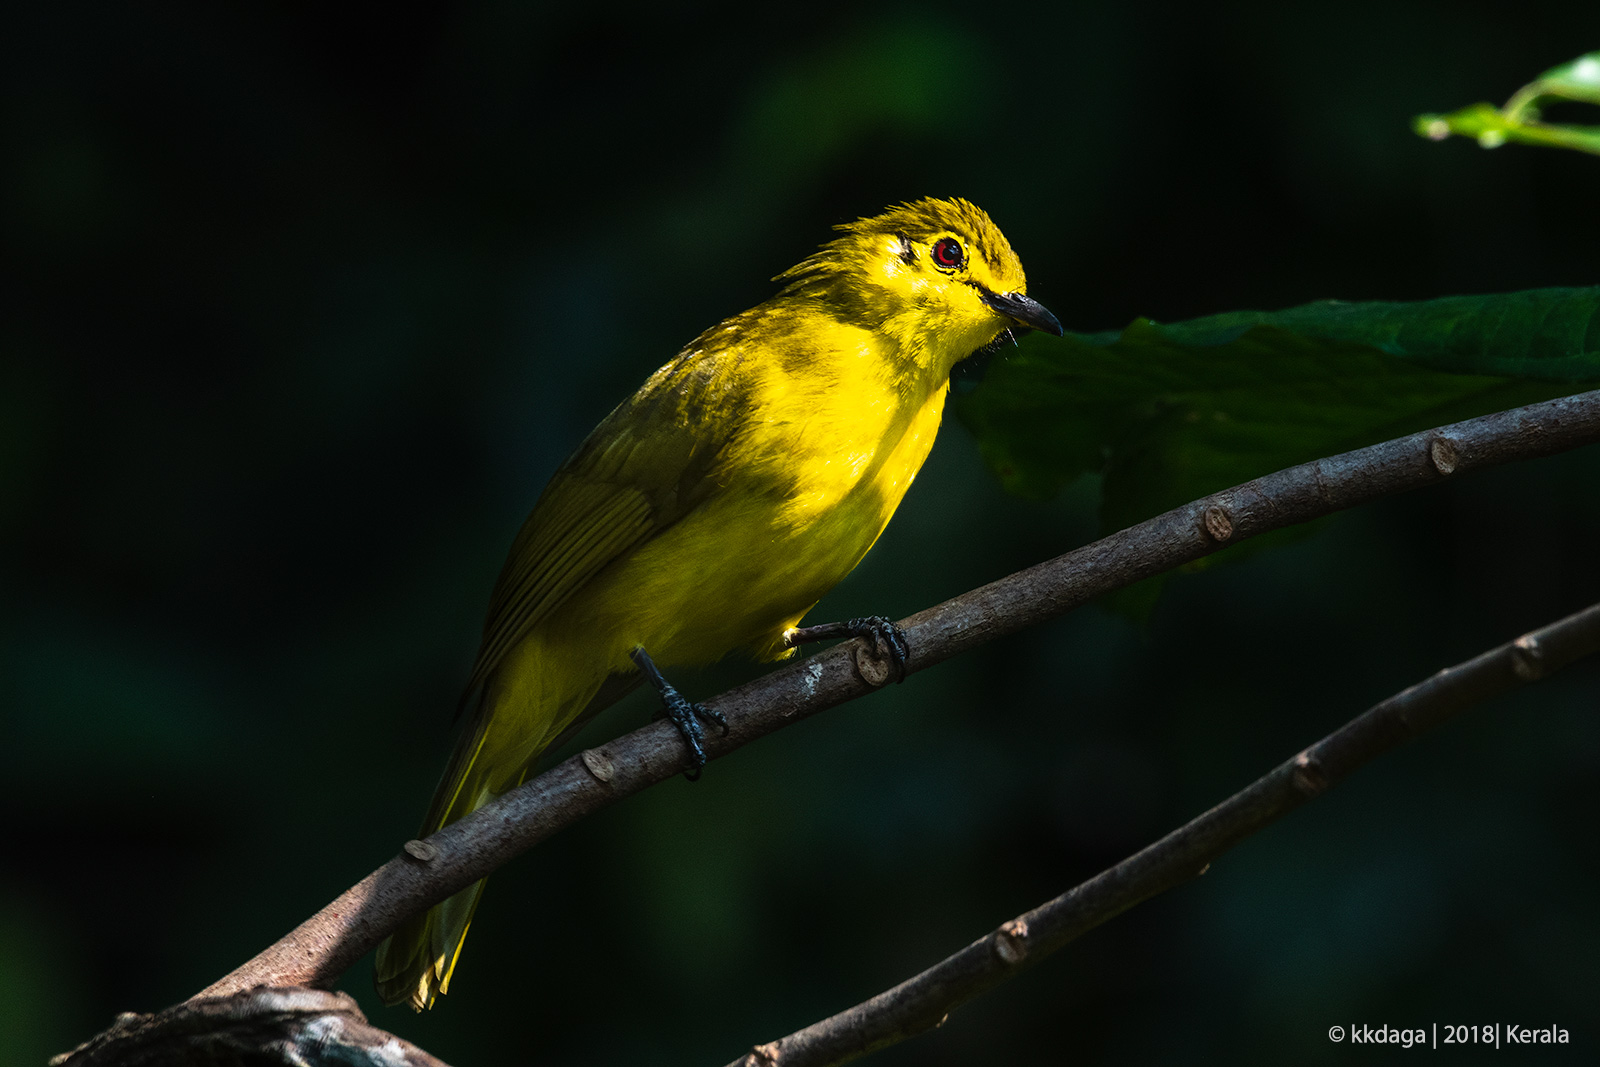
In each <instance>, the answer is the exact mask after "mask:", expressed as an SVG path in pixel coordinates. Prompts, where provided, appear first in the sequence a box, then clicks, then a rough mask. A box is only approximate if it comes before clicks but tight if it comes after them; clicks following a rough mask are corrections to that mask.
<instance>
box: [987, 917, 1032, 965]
mask: <svg viewBox="0 0 1600 1067" xmlns="http://www.w3.org/2000/svg"><path fill="white" fill-rule="evenodd" d="M994 954H995V955H996V956H999V957H1000V962H1001V963H1004V964H1006V965H1007V966H1008V967H1015V966H1016V965H1017V964H1019V963H1021V962H1022V961H1023V959H1024V958H1025V957H1026V956H1027V955H1028V924H1027V923H1026V922H1024V921H1023V920H1021V919H1012V920H1011V921H1010V922H1008V923H1006V924H1005V925H1003V926H1001V927H1000V929H998V930H996V931H995V935H994Z"/></svg>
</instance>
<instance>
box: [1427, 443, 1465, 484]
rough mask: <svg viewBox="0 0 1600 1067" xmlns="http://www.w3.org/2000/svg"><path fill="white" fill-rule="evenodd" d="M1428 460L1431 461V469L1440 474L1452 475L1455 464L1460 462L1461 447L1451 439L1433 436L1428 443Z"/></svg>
mask: <svg viewBox="0 0 1600 1067" xmlns="http://www.w3.org/2000/svg"><path fill="white" fill-rule="evenodd" d="M1428 458H1429V459H1430V460H1432V461H1433V469H1434V470H1436V471H1438V472H1439V473H1440V474H1444V475H1449V474H1454V473H1455V469H1456V464H1458V463H1460V462H1461V446H1460V445H1458V444H1457V443H1456V442H1455V441H1454V440H1453V439H1452V438H1449V437H1446V436H1444V435H1443V434H1435V435H1434V438H1433V440H1432V441H1430V442H1429V443H1428Z"/></svg>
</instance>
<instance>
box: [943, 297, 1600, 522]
mask: <svg viewBox="0 0 1600 1067" xmlns="http://www.w3.org/2000/svg"><path fill="white" fill-rule="evenodd" d="M1011 353H1012V354H1011V355H1010V356H1009V357H1007V356H1002V357H1001V358H999V359H997V360H996V361H995V364H994V366H993V367H992V368H991V369H990V370H989V373H988V375H987V376H986V377H985V378H984V380H983V381H982V382H981V383H980V384H979V385H978V386H977V387H976V388H975V389H973V390H971V391H970V392H967V393H966V394H965V395H958V396H957V397H956V399H955V401H954V405H955V410H956V413H957V414H958V416H959V417H960V418H961V420H962V421H963V422H964V423H965V424H966V425H967V426H968V427H969V428H970V429H971V430H972V431H973V433H974V434H975V435H976V437H977V439H978V444H979V448H980V449H981V450H982V453H983V455H984V457H985V459H986V460H987V461H988V463H989V464H990V466H991V467H992V468H993V469H994V470H995V472H996V473H997V474H998V475H999V477H1000V479H1001V481H1002V482H1003V483H1004V484H1005V485H1006V486H1007V488H1009V489H1011V490H1012V491H1014V492H1017V493H1020V494H1023V495H1028V496H1034V497H1047V496H1050V495H1053V494H1054V493H1055V492H1057V491H1058V490H1060V489H1061V488H1062V487H1064V486H1065V485H1066V484H1067V483H1068V482H1071V481H1072V480H1074V479H1075V478H1077V477H1078V476H1079V475H1082V474H1085V473H1090V472H1100V473H1103V475H1104V481H1103V485H1102V499H1101V518H1102V521H1103V523H1104V524H1105V526H1106V527H1107V528H1111V529H1115V528H1120V527H1122V526H1126V525H1129V524H1131V523H1134V522H1138V521H1141V520H1143V519H1146V518H1148V517H1150V516H1151V515H1155V514H1158V513H1160V512H1162V511H1165V510H1167V509H1168V508H1172V507H1176V506H1177V505H1179V504H1182V503H1185V502H1186V501H1189V500H1193V499H1195V498H1197V497H1200V496H1204V495H1206V494H1208V493H1212V492H1215V491H1217V490H1219V489H1223V488H1226V487H1227V486H1229V485H1234V484H1236V483H1239V482H1243V481H1247V480H1249V479H1250V478H1253V477H1256V476H1258V475H1261V474H1266V473H1268V472H1270V471H1274V470H1277V469H1279V468H1282V467H1287V466H1291V465H1293V464H1296V463H1302V462H1305V461H1307V460H1311V459H1316V458H1318V457H1321V456H1327V455H1332V454H1335V453H1338V452H1342V451H1346V450H1348V449H1351V448H1357V447H1360V446H1362V445H1365V444H1370V443H1372V442H1374V441H1380V440H1384V439H1387V438H1389V437H1393V436H1396V435H1399V434H1403V433H1409V432H1413V431H1415V430H1420V429H1426V428H1428V427H1429V426H1433V425H1439V424H1441V423H1445V422H1450V421H1454V420H1457V419H1461V418H1467V417H1470V416H1472V415H1475V414H1482V413H1484V412H1488V411H1494V410H1499V409H1501V408H1506V407H1513V406H1516V405H1519V404H1524V403H1532V402H1534V401H1536V400H1540V399H1546V398H1548V397H1551V396H1559V395H1564V394H1567V393H1572V392H1576V391H1579V389H1580V388H1581V387H1582V386H1583V384H1584V383H1586V382H1593V381H1600V286H1596V287H1593V288H1583V289H1542V290H1534V291H1530V292H1521V293H1509V294H1503V295H1494V296H1470V297H1449V298H1445V299H1441V300H1430V301H1425V302H1421V303H1414V304H1396V303H1362V304H1347V303H1340V302H1336V301H1325V302H1319V303H1315V304H1307V305H1304V306H1302V307H1297V308H1290V309H1288V310H1286V311H1278V312H1233V313H1230V314H1225V315H1214V316H1210V317H1207V318H1202V319H1194V320H1191V321H1189V322H1183V323H1176V324H1173V325H1167V326H1163V325H1160V324H1157V323H1154V322H1151V321H1149V320H1148V319H1136V320H1135V321H1134V322H1133V323H1132V324H1131V325H1130V326H1129V327H1128V328H1127V329H1125V330H1122V331H1121V332H1120V333H1117V332H1113V333H1103V334H1091V335H1085V334H1068V335H1067V336H1066V337H1065V338H1060V339H1057V338H1054V337H1047V336H1043V335H1038V334H1035V335H1030V336H1029V337H1027V338H1025V339H1024V340H1023V342H1022V344H1021V345H1020V346H1019V348H1017V349H1013V350H1011Z"/></svg>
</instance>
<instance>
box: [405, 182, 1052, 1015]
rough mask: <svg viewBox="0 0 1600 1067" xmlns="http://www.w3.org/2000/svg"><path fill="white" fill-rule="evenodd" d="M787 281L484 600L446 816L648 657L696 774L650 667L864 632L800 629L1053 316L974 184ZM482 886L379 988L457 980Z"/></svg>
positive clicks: (664, 403) (686, 378)
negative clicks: (952, 397) (1021, 344)
mask: <svg viewBox="0 0 1600 1067" xmlns="http://www.w3.org/2000/svg"><path fill="white" fill-rule="evenodd" d="M839 229H840V230H841V231H843V235H842V236H841V237H839V238H838V239H837V240H835V241H832V242H830V243H828V244H826V245H823V246H822V248H821V249H820V250H819V251H817V252H815V253H813V254H812V255H811V256H808V257H807V258H806V259H805V260H803V261H802V262H801V263H799V264H798V265H796V266H795V267H793V268H791V269H790V270H787V271H785V272H784V273H782V274H780V275H778V277H777V279H775V280H777V281H780V282H782V283H784V284H783V289H782V290H781V291H780V292H779V293H778V295H777V296H775V297H773V298H772V299H770V300H768V301H766V302H765V303H763V304H760V305H758V306H756V307H754V308H751V309H750V310H749V311H746V312H744V313H743V314H739V315H735V316H733V317H732V318H730V319H728V320H726V321H725V322H723V323H721V324H720V325H717V326H714V327H712V328H711V329H710V330H707V331H706V332H705V333H703V334H701V335H700V336H699V337H697V338H695V339H694V341H693V342H691V343H690V344H689V346H688V347H687V348H685V349H684V350H683V351H682V352H680V353H679V354H678V356H677V357H676V358H675V359H673V360H672V361H671V362H670V363H668V364H667V365H666V366H664V367H662V368H661V369H660V370H658V371H656V372H655V373H654V374H652V375H651V376H650V378H649V380H648V381H646V382H645V383H644V385H643V386H641V387H640V389H639V391H638V392H636V393H635V394H634V395H633V396H632V397H630V398H628V399H627V400H625V401H623V402H622V403H621V404H620V405H618V407H617V408H616V410H615V411H613V412H611V414H610V415H608V416H606V418H605V421H603V422H601V423H600V425H599V426H597V427H596V428H595V429H594V431H593V432H592V433H590V434H589V437H588V439H587V440H585V441H584V442H583V444H582V445H580V446H579V448H578V450H577V452H576V453H574V454H573V456H572V457H571V458H570V459H568V460H567V461H566V463H564V464H562V466H561V469H560V470H558V471H556V473H555V476H554V477H553V478H551V479H550V484H549V485H548V486H546V487H545V490H544V493H543V495H542V496H540V498H539V502H538V503H537V504H536V505H534V509H533V513H532V514H531V515H529V516H528V519H527V521H526V522H525V523H523V526H522V530H521V532H520V533H518V535H517V539H516V542H515V543H514V544H513V545H512V547H511V553H510V555H509V556H508V558H507V559H506V562H505V567H504V568H503V569H502V570H501V572H500V578H499V580H498V581H497V582H496V583H495V588H494V593H493V595H492V596H491V598H490V604H489V615H488V619H487V621H486V622H485V624H484V630H483V644H482V646H481V647H480V649H479V651H478V658H477V663H476V665H475V666H474V667H473V670H472V677H471V680H470V681H469V683H468V686H467V693H468V695H469V696H470V695H471V694H473V693H475V692H477V693H479V701H478V704H477V706H476V708H475V710H474V713H473V715H472V718H471V721H470V723H469V725H468V727H467V729H466V730H465V731H464V732H463V733H462V736H461V739H460V741H459V743H458V744H457V745H456V748H455V752H454V754H453V755H452V756H451V758H450V763H449V766H448V767H447V769H446V770H445V774H444V778H443V779H442V780H441V781H440V783H439V787H438V790H437V791H436V792H435V794H434V798H433V806H432V808H431V809H430V810H429V812H428V817H427V818H426V819H425V820H423V824H422V831H421V833H422V835H423V836H426V835H427V834H430V833H433V832H434V831H436V830H438V829H439V828H440V827H442V826H444V825H446V824H448V823H451V822H454V821H455V820H457V819H459V818H461V817H462V816H464V815H466V814H468V813H469V812H472V811H474V810H475V809H477V808H479V807H481V806H482V805H483V804H485V803H487V802H488V801H489V800H491V799H492V798H494V797H495V796H496V795H498V794H500V793H503V792H505V791H506V790H507V789H510V788H512V787H513V786H515V785H517V784H519V783H520V782H522V781H523V779H524V778H526V777H527V776H528V774H529V772H530V771H531V769H532V767H533V765H534V762H535V761H536V760H537V759H538V758H539V755H540V754H541V753H542V752H544V751H545V750H546V749H547V748H549V747H550V746H551V745H552V744H555V743H557V742H558V741H560V740H563V739H564V738H565V737H567V736H570V734H571V733H572V732H574V731H575V730H576V729H577V727H578V726H579V725H581V724H582V723H583V722H584V721H585V720H586V719H587V718H588V717H590V716H592V715H593V714H595V713H596V712H597V711H599V710H600V709H601V708H602V707H604V706H605V705H607V704H609V703H611V702H612V701H614V700H616V699H617V698H618V697H619V696H621V694H622V693H624V692H626V691H627V690H628V689H629V688H631V687H632V685H633V684H634V683H636V682H637V681H638V680H639V677H640V675H641V674H642V675H643V676H644V678H645V679H647V680H649V681H650V682H651V683H652V684H653V685H654V686H655V687H656V688H657V690H658V691H660V693H661V695H662V698H663V701H664V702H665V704H666V708H667V714H668V716H669V717H670V718H672V720H673V721H674V722H675V723H676V724H677V725H678V728H679V730H680V731H682V733H683V736H684V740H685V741H686V743H687V744H688V746H689V748H690V752H691V756H692V758H693V762H694V765H695V767H696V770H697V771H698V768H699V767H700V766H702V765H703V764H704V762H705V755H704V752H703V751H702V750H701V746H700V738H701V737H702V736H703V735H702V733H701V726H700V723H699V721H697V719H698V718H708V719H711V720H713V721H720V720H719V717H718V716H716V715H715V714H714V713H711V712H708V711H707V710H706V709H704V708H701V707H699V706H698V705H692V704H689V703H688V702H687V701H685V700H684V699H683V698H682V697H681V696H679V695H678V693H677V692H676V691H675V690H674V689H672V687H671V686H670V685H668V684H667V683H666V681H665V680H664V679H663V678H662V677H661V673H660V670H659V669H658V666H671V665H674V664H703V663H710V662H713V661H715V660H718V659H721V658H722V657H723V656H724V655H726V654H727V653H729V652H731V651H733V650H734V649H744V650H747V651H748V652H750V653H752V654H753V655H754V656H755V657H757V658H758V659H764V660H775V659H782V658H784V657H786V656H788V655H790V654H791V653H792V652H793V650H794V646H795V644H797V643H798V642H799V641H802V640H810V639H817V638H821V637H827V636H840V635H842V634H850V633H862V634H865V633H871V634H873V635H874V636H875V637H877V638H878V639H880V640H884V641H886V642H887V644H888V645H889V648H890V651H891V652H893V653H894V655H895V656H896V657H897V658H898V659H900V660H901V661H902V662H903V660H904V657H905V655H906V649H905V648H904V645H903V642H902V641H901V639H900V638H899V635H898V633H897V632H896V631H895V630H894V629H893V628H892V627H890V626H888V624H887V623H885V622H884V621H883V620H881V619H872V620H854V621H853V622H852V623H848V624H842V625H837V626H821V627H810V628H807V629H805V630H800V629H797V627H798V626H799V623H800V620H801V618H802V617H803V616H804V615H805V613H806V612H807V611H809V610H810V609H811V607H812V605H814V604H815V603H816V602H817V601H818V600H819V599H820V598H821V597H822V595H823V594H824V593H826V592H827V591H828V590H829V589H831V588H832V587H833V586H834V585H835V584H836V583H837V582H838V581H839V580H840V579H842V578H843V577H844V576H845V575H847V574H849V573H850V571H851V569H852V568H854V567H855V565H856V564H857V563H859V562H860V561H861V558H862V557H863V556H865V555H866V553H867V550H868V549H870V548H871V547H872V544H873V542H874V541H876V540H877V539H878V535H879V534H880V533H882V532H883V528H884V527H885V526H886V525H887V524H888V522H889V518H890V516H892V515H893V514H894V510H895V508H896V507H897V506H898V505H899V503H900V499H901V497H902V496H904V495H905V492H906V489H907V488H909V487H910V485H911V482H912V479H914V478H915V477H916V476H917V471H918V469H919V468H921V466H922V461H923V460H924V459H926V458H927V456H928V450H929V449H930V448H931V447H932V446H933V438H934V434H935V433H936V432H937V431H938V429H939V417H940V415H941V413H942V412H943V411H944V401H945V394H946V392H947V391H948V387H949V380H950V371H951V368H952V367H954V366H955V364H956V363H957V362H959V361H960V360H962V359H964V358H966V357H967V356H969V355H971V354H973V353H974V352H976V351H978V350H979V349H982V348H984V347H986V346H988V345H990V344H993V343H995V342H997V341H1000V340H1003V339H1004V337H1005V336H1006V335H1007V333H1008V332H1010V331H1014V330H1016V329H1017V328H1019V327H1025V328H1034V329H1041V330H1048V331H1050V332H1051V333H1055V334H1060V333H1061V324H1060V323H1058V322H1057V321H1056V319H1055V317H1054V316H1053V315H1051V314H1050V312H1048V311H1046V310H1045V309H1044V308H1043V307H1041V306H1040V305H1039V304H1038V303H1037V302H1035V301H1034V300H1032V299H1030V298H1029V297H1028V296H1026V295H1025V292H1026V289H1027V281H1026V279H1025V278H1024V277H1023V273H1022V264H1021V262H1019V261H1018V259H1017V256H1016V253H1014V252H1013V251H1012V250H1011V245H1010V244H1009V243H1007V241H1006V239H1005V236H1004V235H1003V234H1001V232H1000V231H999V229H998V228H996V227H995V225H994V223H993V222H991V221H990V220H989V216H988V215H986V214H984V213H983V211H981V210H980V209H979V208H977V207H976V206H974V205H973V204H970V203H968V202H967V201H965V200H932V199H928V200H920V201H918V202H916V203H912V204H904V205H901V206H899V207H895V208H891V209H890V210H888V211H886V212H884V213H883V214H881V215H877V216H874V217H872V218H868V219H861V220H859V221H857V222H852V223H849V224H847V225H844V226H841V227H839ZM482 892H483V883H482V882H478V883H477V884H476V885H474V886H471V887H469V888H467V889H464V890H462V891H461V892H460V893H457V894H456V895H455V896H453V897H451V898H450V899H449V900H446V901H444V902H443V903H441V904H439V905H437V906H435V907H434V908H433V909H432V910H431V911H429V912H428V913H427V914H426V915H425V916H422V917H420V918H418V919H414V920H412V921H411V922H409V923H408V924H407V925H405V926H404V927H402V928H401V929H400V930H398V931H397V932H396V933H395V934H394V935H393V936H391V937H390V938H389V939H388V940H387V941H385V942H384V943H383V944H382V945H381V946H379V948H378V956H377V986H378V992H379V994H380V995H381V996H382V997H383V999H384V1001H385V1002H386V1003H390V1004H396V1003H399V1002H401V1001H407V1002H409V1003H410V1004H411V1005H412V1006H413V1007H415V1008H417V1009H418V1010H421V1009H422V1008H424V1007H430V1006H432V1004H433V1001H434V998H435V996H437V995H438V994H440V993H445V992H448V991H449V987H450V976H451V974H452V973H453V972H454V970H455V966H456V962H457V960H458V959H459V958H460V954H461V945H462V941H463V939H464V938H465V937H466V933H467V927H468V924H469V923H470V922H471V920H472V913H473V910H474V908H476V906H477V903H478V898H479V896H480V895H481V894H482Z"/></svg>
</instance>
